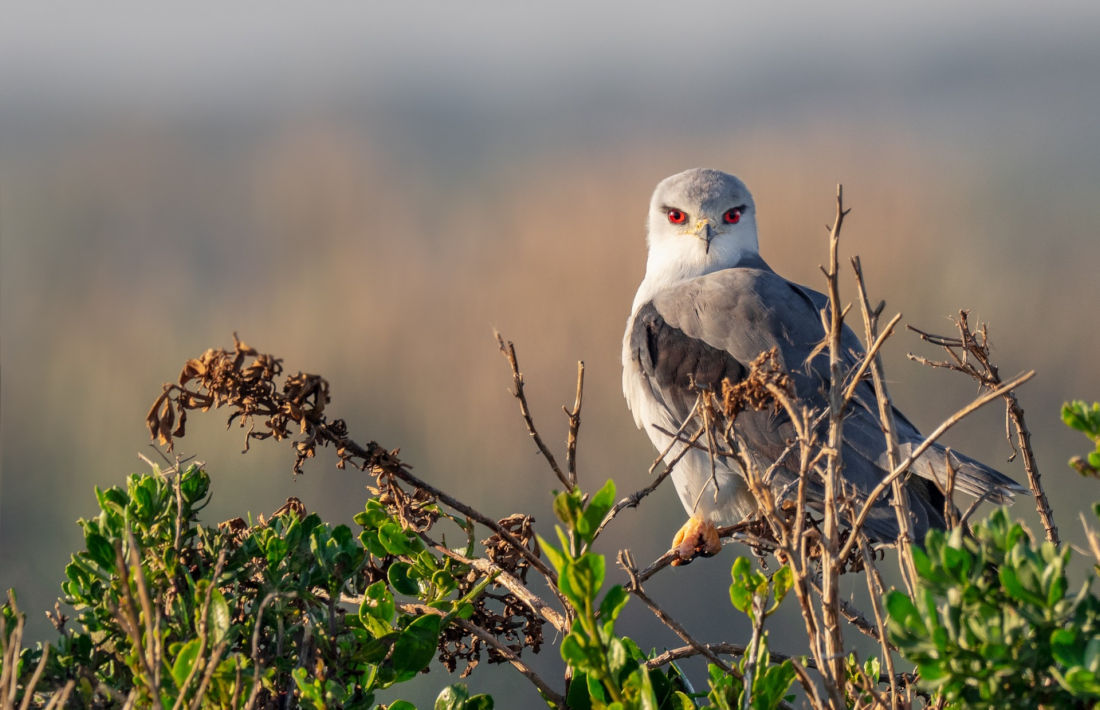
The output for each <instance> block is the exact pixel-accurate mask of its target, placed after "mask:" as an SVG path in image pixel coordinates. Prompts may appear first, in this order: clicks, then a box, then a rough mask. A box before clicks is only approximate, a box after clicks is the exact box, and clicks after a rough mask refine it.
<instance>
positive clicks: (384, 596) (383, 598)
mask: <svg viewBox="0 0 1100 710" xmlns="http://www.w3.org/2000/svg"><path fill="white" fill-rule="evenodd" d="M396 608H397V607H396V605H395V603H394V600H393V595H392V594H390V590H389V588H388V587H386V583H385V582H383V581H382V580H378V581H377V582H375V583H374V584H372V585H370V586H369V587H367V588H366V590H365V591H364V592H363V602H362V603H361V604H360V605H359V615H360V616H369V617H371V618H372V619H376V620H378V621H381V622H384V623H385V624H387V625H389V624H390V623H391V622H392V621H393V614H394V611H395V610H396Z"/></svg>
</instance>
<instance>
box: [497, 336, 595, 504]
mask: <svg viewBox="0 0 1100 710" xmlns="http://www.w3.org/2000/svg"><path fill="white" fill-rule="evenodd" d="M493 335H494V336H496V339H497V345H498V346H500V352H501V353H503V354H504V357H505V358H507V359H508V364H509V365H511V367H512V396H513V397H515V398H516V399H518V400H519V411H520V414H521V415H522V416H523V423H524V424H526V425H527V433H528V434H530V435H531V438H532V439H534V441H535V446H537V447H538V449H539V452H540V453H541V454H542V456H543V458H545V459H546V463H547V464H549V465H550V469H551V470H552V471H553V472H554V475H555V476H557V477H558V480H559V481H561V483H562V485H563V486H565V488H566V489H567V490H572V489H573V487H574V486H576V485H577V482H576V475H575V473H573V475H572V476H567V475H566V474H565V473H564V472H563V471H562V470H561V466H559V465H558V461H557V459H555V458H554V454H553V453H551V452H550V449H549V448H548V447H547V446H546V444H545V443H544V442H543V440H542V437H541V436H539V432H538V429H536V428H535V422H534V420H533V419H532V418H531V408H530V407H529V406H527V395H526V394H524V392H523V373H522V372H520V371H519V361H518V360H517V359H516V346H515V345H513V344H512V341H510V340H509V341H507V342H505V340H504V338H503V337H502V336H501V334H500V333H493ZM583 377H584V365H583V364H581V366H580V368H579V374H578V375H577V380H578V384H577V386H578V390H577V391H578V396H577V404H576V406H575V407H574V409H575V410H576V413H575V414H574V415H570V418H569V430H570V434H571V438H572V439H573V441H574V442H575V441H576V431H575V429H574V427H575V426H576V427H579V426H580V421H581V419H580V409H581V400H580V395H579V392H580V389H579V388H580V385H581V383H582V382H583ZM570 464H571V465H573V464H572V456H570ZM571 471H572V469H571Z"/></svg>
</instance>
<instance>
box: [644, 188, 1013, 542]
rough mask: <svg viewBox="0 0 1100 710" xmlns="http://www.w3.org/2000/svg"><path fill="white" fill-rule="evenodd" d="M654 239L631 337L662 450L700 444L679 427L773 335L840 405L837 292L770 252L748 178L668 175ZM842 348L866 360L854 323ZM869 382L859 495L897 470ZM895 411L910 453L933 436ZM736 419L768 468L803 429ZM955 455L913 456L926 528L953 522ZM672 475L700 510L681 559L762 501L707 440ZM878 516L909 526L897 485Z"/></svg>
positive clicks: (972, 480) (851, 450) (793, 368)
mask: <svg viewBox="0 0 1100 710" xmlns="http://www.w3.org/2000/svg"><path fill="white" fill-rule="evenodd" d="M647 239H648V244H649V257H648V260H647V262H646V272H645V278H644V279H643V280H642V283H641V286H639V287H638V292H637V294H636V295H635V297H634V305H633V307H632V308H631V313H630V319H629V320H628V321H627V326H626V334H625V336H624V338H623V393H624V394H625V395H626V400H627V403H628V405H629V406H630V409H631V411H632V412H633V414H634V421H635V422H636V423H637V425H638V428H640V429H643V430H644V431H645V432H646V434H648V435H649V438H650V440H651V441H652V442H653V445H654V446H655V447H657V450H658V451H666V450H667V453H666V454H665V459H666V461H671V460H673V459H674V458H675V457H677V456H679V455H680V454H681V453H682V452H683V449H684V448H687V444H686V443H684V438H685V436H684V435H680V436H676V435H675V433H676V432H677V431H680V430H681V428H682V426H683V425H684V424H685V420H686V419H688V418H689V417H691V416H692V412H693V409H694V408H695V402H696V399H697V397H698V391H699V389H700V388H703V389H711V390H712V391H715V392H719V393H720V392H721V383H722V381H723V380H724V379H726V378H728V379H729V380H730V381H731V382H732V383H737V382H738V381H740V380H742V379H743V378H744V377H745V376H746V375H747V374H748V372H749V364H750V363H751V362H752V361H753V360H754V359H755V358H756V357H757V356H758V355H760V354H761V353H764V352H766V351H768V350H770V349H772V348H775V351H776V353H777V355H778V361H779V362H778V364H779V365H780V367H781V368H782V369H784V370H785V371H786V372H787V373H789V375H790V379H791V383H792V386H793V389H794V393H795V395H796V396H797V397H798V399H799V400H801V402H802V403H803V404H805V405H807V406H809V407H810V408H811V409H813V410H816V411H818V412H820V411H824V410H825V409H826V408H827V402H828V399H827V396H828V395H827V391H828V387H829V381H830V379H829V363H828V355H827V353H818V354H816V355H814V348H815V346H816V345H818V344H819V343H820V342H821V341H822V339H823V338H824V337H825V334H824V328H823V326H822V319H821V315H820V313H821V310H822V309H823V308H827V307H828V299H827V298H826V297H825V296H824V295H823V294H821V293H818V292H817V291H814V290H812V289H809V288H807V287H805V286H800V285H798V284H795V283H792V282H790V281H788V280H786V279H784V278H783V277H781V276H779V275H778V274H776V273H775V272H774V271H772V269H771V268H770V267H769V266H768V265H767V264H766V263H765V262H764V260H763V259H762V258H761V257H760V254H759V245H758V242H757V236H756V206H755V205H754V204H753V199H752V195H751V194H750V193H749V190H748V188H746V187H745V185H744V183H742V182H741V181H740V180H738V179H737V178H736V177H734V176H732V175H728V174H726V173H723V172H720V171H718V170H704V169H693V170H688V171H685V172H682V173H679V174H677V175H673V176H671V177H669V178H666V179H665V180H663V181H661V182H660V183H659V184H658V185H657V188H656V190H655V191H654V193H653V198H652V200H651V202H650V206H649V220H648V229H647ZM842 349H843V350H845V351H846V356H847V357H849V358H850V359H851V361H852V362H854V360H855V358H856V357H858V356H859V355H861V354H862V352H863V346H862V344H861V343H860V341H859V339H858V338H857V337H856V336H855V334H854V333H853V332H852V331H851V330H850V329H849V328H848V327H847V326H845V327H844V331H843V334H842ZM859 387H860V390H859V392H858V394H857V401H856V402H855V403H854V406H852V407H850V412H849V413H848V414H847V416H846V419H845V421H844V427H843V434H844V446H843V451H842V456H843V469H842V476H843V482H844V485H845V489H846V490H847V491H849V492H851V493H852V494H853V495H854V496H855V497H858V496H860V495H863V496H866V495H867V494H868V493H870V491H871V490H872V489H873V488H874V487H875V486H876V485H877V484H878V483H879V482H880V481H882V480H883V478H885V477H886V475H887V473H888V471H889V464H888V460H887V451H886V439H885V437H884V435H883V430H882V427H881V425H880V424H879V421H878V416H877V409H876V406H875V404H874V393H873V389H872V387H871V385H870V384H868V383H861V384H860V386H859ZM860 405H862V406H860ZM894 416H895V418H896V422H897V430H898V438H899V442H900V445H901V451H902V455H903V456H906V455H908V452H909V451H911V450H912V448H913V447H914V446H916V445H918V444H919V443H920V442H921V441H923V437H922V436H921V434H920V432H919V431H918V430H917V428H916V427H915V426H913V424H912V423H910V422H909V420H908V419H906V418H905V417H904V416H903V415H902V414H901V412H898V411H897V410H895V411H894ZM683 430H684V431H689V430H688V428H687V427H684V428H683ZM734 431H735V435H736V437H737V439H738V441H739V442H740V444H741V446H742V448H743V449H744V450H746V451H747V453H748V455H749V456H750V458H751V459H752V460H753V461H756V462H759V463H760V465H761V468H762V469H763V468H766V467H767V466H768V465H770V464H771V463H772V462H774V461H775V460H776V459H777V458H779V457H780V455H781V454H782V452H783V450H784V449H785V448H786V447H787V444H788V442H789V441H791V440H793V439H794V438H795V433H794V428H793V425H792V424H791V422H790V420H789V419H788V418H787V416H786V415H785V414H784V413H782V412H778V413H777V412H776V411H774V410H766V411H750V410H745V411H742V412H740V413H739V414H738V415H737V417H736V419H735V421H734ZM674 439H675V440H674ZM947 455H948V452H947V450H946V449H944V448H943V447H941V446H938V445H934V446H932V447H931V448H929V449H928V450H927V451H926V452H925V453H924V454H923V455H922V456H921V457H920V458H919V459H918V460H917V461H916V462H915V463H914V465H913V466H912V467H911V470H912V472H913V473H915V474H916V476H912V477H910V478H909V480H908V482H907V484H906V487H905V490H906V494H907V496H908V498H909V508H910V510H911V514H912V531H913V533H914V535H915V536H916V537H917V539H918V540H923V538H924V533H925V532H926V531H927V530H928V529H930V528H942V527H944V519H943V503H944V495H943V492H942V488H943V486H944V484H945V482H946V480H947V463H946V457H947ZM950 456H951V462H952V467H953V468H954V469H955V476H956V478H955V490H957V491H961V492H963V493H967V494H969V495H973V496H985V497H986V499H987V500H991V501H994V502H1007V501H1011V500H1012V497H1013V495H1014V494H1015V493H1017V492H1020V491H1022V490H1023V488H1022V487H1020V486H1019V485H1018V484H1017V483H1016V482H1015V481H1013V480H1012V479H1010V478H1008V477H1007V476H1005V475H1003V474H1001V473H1000V472H998V471H995V470H994V469H992V468H990V467H989V466H986V465H985V464H983V463H980V462H979V461H976V460H974V459H972V458H970V457H968V456H965V455H963V454H960V453H957V452H955V451H953V450H952V451H951V452H950ZM794 458H795V459H797V457H794ZM712 459H713V467H712ZM797 475H798V473H797V461H796V460H795V461H794V462H793V463H792V464H791V465H790V466H780V467H778V474H777V475H776V477H775V479H774V482H773V486H774V487H775V488H776V490H781V489H786V490H790V489H791V488H792V487H791V486H789V484H790V483H791V482H792V480H794V479H795V478H796V477H797ZM672 481H673V484H674V485H675V487H676V492H677V494H678V495H679V497H680V501H681V503H683V505H684V508H685V509H686V510H687V513H688V515H689V519H688V521H687V523H685V524H684V526H683V527H682V528H681V529H680V531H679V532H678V533H677V535H676V537H675V539H674V542H673V547H674V549H675V550H676V551H677V555H678V557H679V561H681V562H687V561H690V559H691V558H693V557H694V556H695V555H696V554H703V555H709V554H714V553H715V552H717V550H718V549H719V546H720V543H719V540H718V535H717V533H716V531H715V526H718V525H729V524H733V523H737V522H740V521H741V520H743V519H745V518H747V517H748V516H750V515H752V514H753V513H754V512H755V510H756V508H757V505H756V501H755V499H754V497H753V495H752V493H751V492H750V491H749V490H748V487H747V485H746V483H745V480H744V478H743V475H742V471H741V468H740V466H739V464H738V463H737V462H736V461H735V460H734V459H733V457H730V456H721V455H718V456H716V457H712V455H711V453H710V452H709V451H708V450H706V448H705V447H700V446H698V445H697V446H693V447H690V450H688V451H686V452H683V457H682V459H681V460H680V461H678V462H677V463H676V464H675V466H674V467H673V470H672ZM808 490H809V493H808V496H809V499H810V503H811V504H815V503H816V504H818V505H820V503H821V500H822V493H823V489H822V487H821V485H820V484H819V483H813V484H811V485H810V486H808ZM864 529H865V532H867V533H868V535H869V536H871V537H872V538H873V539H878V540H882V541H887V540H893V539H896V537H897V532H898V530H897V520H896V517H895V513H894V511H893V509H892V508H891V507H890V504H889V500H888V497H884V498H883V499H882V500H880V502H879V503H878V504H876V505H875V506H873V508H872V512H871V515H870V516H869V517H868V520H867V523H866V525H865V528H864Z"/></svg>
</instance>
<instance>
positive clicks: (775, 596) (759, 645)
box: [707, 557, 795, 710]
mask: <svg viewBox="0 0 1100 710" xmlns="http://www.w3.org/2000/svg"><path fill="white" fill-rule="evenodd" d="M730 575H731V577H732V578H733V581H732V583H731V584H730V603H732V604H733V607H734V608H735V609H737V610H738V611H740V612H742V613H744V614H746V615H748V617H749V620H750V621H752V623H753V635H752V639H753V640H752V642H751V643H750V646H749V649H748V651H747V652H746V653H745V655H743V656H742V657H741V660H740V662H739V663H738V665H737V669H738V670H739V671H740V673H741V676H740V677H737V676H734V675H730V674H723V673H722V672H721V669H719V668H717V667H716V666H714V665H713V664H712V665H711V666H710V684H711V693H710V695H708V696H707V697H708V698H709V699H710V701H711V703H712V705H713V706H714V707H717V708H727V707H736V708H741V707H744V700H745V699H744V695H745V692H746V687H745V679H747V678H750V677H751V679H752V687H751V688H749V689H748V692H749V696H750V697H749V707H751V708H753V709H754V710H758V709H762V708H775V707H778V706H779V704H780V703H781V702H782V701H783V700H785V699H787V700H789V698H788V697H786V693H787V691H788V690H789V689H790V687H791V684H792V683H793V682H794V680H795V670H794V664H792V663H791V661H790V660H789V659H787V660H784V661H783V662H781V663H776V664H773V663H772V662H771V654H770V653H769V651H768V633H767V631H764V630H763V627H764V620H765V619H767V618H768V617H769V616H771V615H772V614H773V613H775V611H776V610H777V609H778V608H779V605H780V604H781V603H782V602H783V599H784V598H785V597H786V596H787V592H789V591H790V590H791V586H792V585H793V584H794V574H793V572H792V571H791V568H790V567H789V566H786V565H784V566H783V567H780V568H779V569H778V570H776V571H775V572H774V573H772V574H771V575H770V576H769V575H765V574H764V573H763V572H761V571H760V570H758V569H755V568H754V567H753V565H752V563H751V562H750V561H749V559H748V558H747V557H738V558H737V559H735V560H734V561H733V566H732V568H731V569H730ZM750 671H751V672H750Z"/></svg>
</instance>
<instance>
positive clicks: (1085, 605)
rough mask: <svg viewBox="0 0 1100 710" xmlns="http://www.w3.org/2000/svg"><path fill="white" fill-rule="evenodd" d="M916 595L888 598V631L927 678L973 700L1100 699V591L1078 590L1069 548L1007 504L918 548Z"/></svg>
mask: <svg viewBox="0 0 1100 710" xmlns="http://www.w3.org/2000/svg"><path fill="white" fill-rule="evenodd" d="M912 552H913V562H914V565H915V567H916V571H917V575H918V584H917V594H916V600H915V601H914V600H912V599H910V598H909V597H908V596H906V595H905V594H903V593H901V592H898V591H894V592H891V593H890V594H889V595H888V596H887V599H886V606H887V610H888V614H889V633H890V637H891V639H892V640H893V642H894V643H895V644H896V645H897V647H898V649H899V650H900V651H901V653H902V655H903V656H905V658H906V659H908V660H910V661H912V662H914V663H916V666H917V670H918V672H919V673H920V678H921V683H922V685H923V686H924V687H925V688H926V689H928V690H932V691H936V692H938V693H940V694H941V695H942V697H943V698H945V699H946V700H947V701H948V702H949V703H953V704H955V705H956V706H958V707H967V708H1034V707H1039V706H1045V707H1074V706H1075V705H1076V704H1077V703H1080V702H1083V701H1084V700H1088V702H1089V704H1090V705H1091V704H1092V703H1095V702H1096V701H1097V700H1100V599H1098V598H1097V596H1096V595H1095V594H1094V593H1092V592H1091V590H1090V588H1089V587H1090V583H1091V579H1089V580H1088V581H1086V582H1085V583H1084V584H1083V585H1082V587H1081V589H1080V590H1079V591H1078V592H1077V593H1075V594H1070V593H1069V581H1068V579H1067V577H1066V566H1067V563H1068V562H1069V559H1070V550H1069V549H1068V548H1066V549H1059V548H1057V547H1055V546H1054V545H1053V544H1051V543H1050V542H1042V543H1036V542H1035V541H1034V540H1033V539H1032V536H1031V534H1030V532H1029V531H1028V530H1027V529H1026V528H1025V527H1024V526H1023V525H1021V524H1020V523H1018V522H1013V521H1012V520H1011V518H1010V517H1009V514H1008V512H1007V510H1006V509H1004V508H1001V509H999V510H997V511H994V512H993V513H992V514H991V515H990V517H989V518H988V519H987V520H986V521H985V522H984V523H981V524H978V525H976V526H975V527H974V530H973V536H972V537H968V536H965V535H963V533H962V530H961V529H959V528H956V529H955V530H953V531H951V532H950V533H947V534H945V533H943V532H942V531H932V532H930V533H929V534H928V537H927V539H926V540H925V547H924V549H921V548H919V547H914V548H913V550H912Z"/></svg>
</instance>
